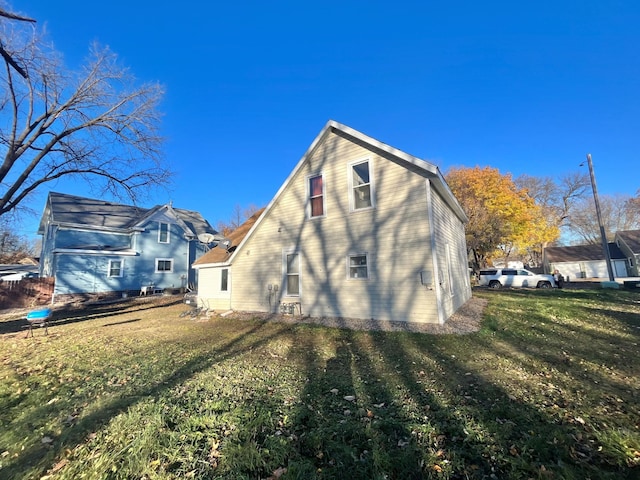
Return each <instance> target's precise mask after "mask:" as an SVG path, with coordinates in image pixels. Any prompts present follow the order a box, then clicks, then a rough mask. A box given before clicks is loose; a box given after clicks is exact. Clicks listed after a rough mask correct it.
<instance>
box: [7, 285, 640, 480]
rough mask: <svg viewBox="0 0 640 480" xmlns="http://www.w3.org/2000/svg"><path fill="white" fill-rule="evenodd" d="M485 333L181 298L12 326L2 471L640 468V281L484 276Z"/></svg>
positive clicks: (632, 472)
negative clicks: (218, 312) (354, 323)
mask: <svg viewBox="0 0 640 480" xmlns="http://www.w3.org/2000/svg"><path fill="white" fill-rule="evenodd" d="M474 295H477V296H481V297H484V298H487V299H488V300H489V304H488V306H487V309H486V310H485V313H484V320H483V323H482V329H481V330H480V331H479V332H477V333H473V334H469V335H427V334H418V333H408V332H394V333H389V332H386V333H385V332H358V331H350V330H341V329H334V328H326V327H321V326H317V325H308V324H305V325H291V324H284V323H276V322H263V321H257V320H233V319H229V318H217V317H213V318H211V319H209V320H208V321H194V320H193V319H190V318H179V316H178V315H179V313H180V312H182V311H183V310H184V309H185V306H184V305H182V304H173V305H161V304H157V303H142V302H139V301H137V300H134V301H130V302H127V303H120V304H113V305H105V306H101V307H99V306H94V307H91V308H87V309H85V310H82V311H68V312H65V313H58V314H57V317H56V318H55V319H54V324H53V326H52V327H50V328H49V335H48V336H45V335H44V331H43V330H41V329H36V330H35V332H34V334H35V337H34V338H25V333H26V331H25V330H24V329H22V328H21V325H22V324H23V323H24V320H20V321H13V320H10V319H7V320H3V321H2V322H0V352H1V353H0V359H1V363H0V478H2V479H23V478H25V479H26V478H55V479H79V478H89V479H102V478H114V479H115V478H126V479H160V478H163V479H164V478H213V479H215V478H219V479H234V480H235V479H244V478H246V479H278V478H280V479H283V480H284V479H313V478H317V479H345V478H346V479H349V480H356V479H403V480H404V479H420V478H438V479H440V478H449V479H483V478H486V479H576V480H578V479H579V480H585V479H594V480H595V479H624V478H628V479H631V478H640V356H639V355H638V353H639V348H638V343H639V341H640V295H639V294H638V293H637V292H631V291H613V290H561V291H558V290H554V291H538V290H504V291H486V290H484V291H483V290H478V291H475V292H474Z"/></svg>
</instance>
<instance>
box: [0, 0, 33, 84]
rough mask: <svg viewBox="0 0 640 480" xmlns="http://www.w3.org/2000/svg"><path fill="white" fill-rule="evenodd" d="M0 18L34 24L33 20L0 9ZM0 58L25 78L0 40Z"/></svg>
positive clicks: (24, 73) (25, 75)
mask: <svg viewBox="0 0 640 480" xmlns="http://www.w3.org/2000/svg"><path fill="white" fill-rule="evenodd" d="M0 17H4V18H9V19H11V20H18V21H21V22H31V23H35V22H36V21H35V20H34V19H33V18H28V17H23V16H22V15H17V14H15V13H11V12H7V11H6V10H5V9H3V8H2V7H0ZM0 56H2V58H3V59H4V61H5V62H6V63H7V64H8V65H10V66H11V67H13V69H14V70H15V71H16V72H18V73H19V74H20V75H22V77H23V78H27V72H25V71H24V70H23V69H22V67H21V66H20V65H18V63H17V62H16V61H15V60H14V59H13V57H12V56H11V54H10V53H9V52H7V51H6V50H5V49H4V44H3V42H2V40H0Z"/></svg>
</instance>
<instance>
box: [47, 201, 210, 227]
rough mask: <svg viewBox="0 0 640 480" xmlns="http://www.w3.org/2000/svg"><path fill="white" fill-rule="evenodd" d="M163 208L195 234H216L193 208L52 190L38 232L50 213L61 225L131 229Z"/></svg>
mask: <svg viewBox="0 0 640 480" xmlns="http://www.w3.org/2000/svg"><path fill="white" fill-rule="evenodd" d="M162 208H171V209H172V210H173V211H174V212H175V214H176V216H177V217H178V218H179V219H180V220H181V221H182V222H184V223H185V225H186V226H187V227H188V228H189V229H191V233H193V234H194V235H199V234H201V233H216V231H215V230H214V229H213V227H211V225H209V222H207V221H206V220H205V219H204V218H203V217H202V215H200V213H198V212H195V211H193V210H184V209H181V208H172V207H171V206H170V205H156V206H155V207H153V208H148V209H147V208H141V207H136V206H133V205H124V204H120V203H113V202H107V201H105V200H99V199H95V198H85V197H78V196H75V195H68V194H65V193H57V192H50V193H49V199H48V201H47V206H46V208H45V213H44V214H43V215H42V219H41V221H40V228H39V229H38V233H40V234H42V233H44V227H45V222H46V221H47V217H48V216H50V217H49V218H50V221H51V222H52V223H56V224H60V225H76V226H86V227H90V228H99V229H108V230H131V229H134V228H135V227H136V226H137V225H139V223H140V222H141V221H143V220H144V219H145V218H146V217H149V216H150V215H152V214H153V213H155V212H156V211H159V210H161V209H162Z"/></svg>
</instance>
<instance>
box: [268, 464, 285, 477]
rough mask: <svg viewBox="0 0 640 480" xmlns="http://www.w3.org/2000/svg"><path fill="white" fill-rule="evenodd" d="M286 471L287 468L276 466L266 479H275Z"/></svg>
mask: <svg viewBox="0 0 640 480" xmlns="http://www.w3.org/2000/svg"><path fill="white" fill-rule="evenodd" d="M285 473H287V469H286V468H284V467H278V468H276V469H275V470H274V471H273V474H272V475H271V476H270V477H269V478H268V479H267V480H277V479H278V478H280V477H281V476H282V475H284V474H285Z"/></svg>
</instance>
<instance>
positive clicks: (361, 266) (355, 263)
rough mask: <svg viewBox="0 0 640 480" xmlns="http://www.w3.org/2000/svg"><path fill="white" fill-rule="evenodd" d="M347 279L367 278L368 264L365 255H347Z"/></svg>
mask: <svg viewBox="0 0 640 480" xmlns="http://www.w3.org/2000/svg"><path fill="white" fill-rule="evenodd" d="M348 266H349V278H365V279H366V278H369V262H368V259H367V254H366V253H359V254H357V255H349V257H348Z"/></svg>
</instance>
